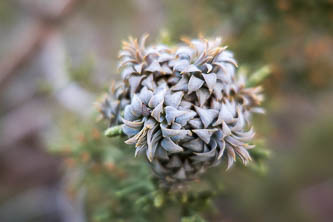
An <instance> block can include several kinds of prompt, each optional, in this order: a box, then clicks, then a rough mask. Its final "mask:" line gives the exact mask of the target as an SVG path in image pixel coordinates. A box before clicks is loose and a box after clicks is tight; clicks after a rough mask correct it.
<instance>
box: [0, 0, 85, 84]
mask: <svg viewBox="0 0 333 222" xmlns="http://www.w3.org/2000/svg"><path fill="white" fill-rule="evenodd" d="M82 1H83V0H68V1H67V2H66V4H64V6H63V7H62V8H61V10H59V12H58V13H53V14H51V15H46V14H45V13H43V12H42V11H41V10H39V11H38V12H37V11H36V10H35V9H32V8H35V7H27V6H26V4H25V5H24V7H25V8H26V10H27V11H30V12H33V15H35V16H37V19H36V22H35V23H34V24H32V25H31V27H30V28H29V30H30V31H29V32H28V34H26V36H23V37H20V39H22V40H23V42H22V44H20V45H19V46H17V48H16V49H15V50H13V52H12V53H11V55H9V56H8V57H7V59H6V60H4V61H3V62H1V63H0V89H1V88H2V86H4V84H5V82H6V81H7V80H8V79H9V78H10V77H11V76H12V75H14V74H15V73H17V71H18V70H19V69H20V68H21V67H22V66H24V65H25V64H26V63H28V62H29V61H30V60H31V59H32V58H33V57H34V55H35V54H36V53H37V52H39V50H40V49H41V48H42V47H43V45H44V43H45V42H46V40H47V39H48V38H49V37H50V36H51V35H52V33H53V32H54V31H55V30H56V29H57V28H58V26H59V25H61V24H62V23H63V22H64V21H65V19H66V18H67V17H68V16H69V15H70V14H72V12H73V11H74V10H75V9H76V7H77V6H78V5H79V3H80V2H82ZM32 10H33V11H32ZM18 42H20V41H18Z"/></svg>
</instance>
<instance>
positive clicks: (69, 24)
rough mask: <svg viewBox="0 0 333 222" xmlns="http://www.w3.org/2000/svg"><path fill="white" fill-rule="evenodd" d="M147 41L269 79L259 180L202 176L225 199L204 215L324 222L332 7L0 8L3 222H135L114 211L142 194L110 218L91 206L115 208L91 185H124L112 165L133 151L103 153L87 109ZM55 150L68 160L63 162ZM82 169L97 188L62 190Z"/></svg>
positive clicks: (75, 3)
mask: <svg viewBox="0 0 333 222" xmlns="http://www.w3.org/2000/svg"><path fill="white" fill-rule="evenodd" d="M146 32H148V33H150V38H149V40H148V43H154V42H156V41H159V40H160V39H164V40H166V39H167V40H168V41H170V42H176V43H177V42H178V41H179V38H180V37H182V36H188V37H197V36H198V34H200V33H201V34H203V35H204V36H208V37H215V36H222V37H223V39H224V41H223V42H224V44H225V45H228V46H229V49H230V50H232V51H233V52H234V53H235V57H236V58H237V60H238V62H239V64H240V65H241V66H243V67H246V69H247V70H249V72H252V71H254V70H256V69H258V68H260V67H262V66H263V65H269V66H270V67H271V69H272V73H271V75H270V77H269V78H267V79H266V80H265V81H264V82H263V86H264V89H265V95H266V101H265V104H264V106H265V107H266V110H267V114H266V115H265V116H257V117H255V125H256V129H257V137H258V138H259V139H260V140H263V139H264V140H265V141H266V142H265V145H264V146H265V147H266V148H268V149H270V150H271V153H272V155H271V156H270V159H268V160H266V164H265V166H263V167H264V168H263V169H261V172H262V173H261V174H258V173H253V172H251V171H248V170H244V169H242V168H235V169H232V170H231V171H229V172H227V173H225V172H224V170H223V169H222V168H217V169H212V170H211V172H210V174H209V175H207V177H208V176H212V177H215V178H217V179H218V181H220V182H221V183H222V184H223V190H224V194H223V195H220V196H218V197H217V198H215V200H214V201H215V202H214V204H215V206H216V209H215V210H214V211H212V212H208V213H206V214H205V215H204V217H205V218H206V219H207V220H208V221H237V222H241V221H256V222H258V221H322V222H326V221H327V222H329V221H332V218H333V168H332V160H331V158H332V157H333V141H332V140H331V139H332V138H331V136H332V135H333V114H332V113H333V90H332V86H333V73H332V72H333V71H332V70H333V1H332V0H306V1H304V0H276V1H273V0H182V1H180V0H164V1H157V0H124V1H115V0H97V1H83V0H82V1H81V0H58V1H46V0H13V1H6V0H2V1H0V149H1V150H0V151H1V153H0V221H4V222H7V221H69V222H73V221H74V222H75V221H108V218H115V217H118V218H119V220H118V221H133V220H131V219H126V217H125V215H124V214H126V212H127V213H128V214H130V213H132V214H135V213H138V212H137V211H133V212H132V211H130V210H128V211H126V207H125V206H126V204H130V203H131V202H132V201H135V200H136V199H138V198H140V193H139V194H136V195H138V196H133V194H129V195H130V197H128V200H126V199H125V200H123V199H122V200H121V201H120V202H116V203H115V205H117V204H118V205H119V208H120V209H119V212H118V211H117V210H114V212H118V213H119V214H118V215H117V214H115V215H113V216H110V215H104V214H105V212H106V211H107V210H105V211H103V207H99V206H100V205H98V204H101V203H102V204H104V203H108V202H110V199H112V198H109V197H108V196H104V195H106V194H105V193H104V190H98V189H97V188H96V187H98V186H99V185H96V184H97V183H101V184H102V185H101V186H102V187H104V188H105V187H108V186H110V187H112V186H113V188H115V187H116V186H122V185H121V178H122V168H125V166H123V164H120V165H113V164H112V163H115V162H116V163H119V161H120V162H122V163H123V162H126V163H130V165H131V164H132V165H131V167H134V168H136V165H135V164H136V163H137V162H138V160H132V156H131V154H132V153H133V152H132V150H131V148H130V147H123V148H122V149H126V152H127V155H128V156H125V157H124V156H123V155H124V154H122V155H121V154H119V151H117V148H112V147H121V146H122V145H121V144H122V143H121V142H119V141H117V140H111V141H110V140H108V139H106V138H103V136H101V135H100V133H101V132H102V131H101V129H103V128H105V125H101V124H97V123H96V120H95V118H96V110H95V108H94V106H93V103H94V102H95V101H96V99H97V98H98V97H99V96H100V95H101V94H102V93H103V92H104V91H105V90H106V89H107V87H108V85H109V83H110V82H111V81H112V80H114V79H119V78H120V76H119V75H118V71H117V53H118V51H119V49H120V47H121V41H122V40H124V39H127V37H128V36H129V35H132V36H135V37H139V36H140V35H142V34H143V33H146ZM98 147H105V149H112V150H114V151H112V152H111V153H110V154H108V153H104V151H103V152H102V151H101V150H102V148H101V150H98ZM59 149H60V150H61V151H59ZM94 149H97V150H95V151H96V152H95V151H92V150H94ZM103 149H104V148H103ZM50 150H51V153H52V152H59V153H60V154H61V155H55V154H51V153H50V152H49V151H50ZM66 150H68V152H70V153H71V154H74V155H73V157H72V158H62V156H66V154H64V153H66V152H65V151H66ZM101 152H102V154H101ZM94 155H95V157H96V156H97V157H96V158H97V159H99V158H100V157H98V155H102V156H103V155H105V156H103V160H105V161H104V162H103V161H102V162H103V164H104V165H103V166H104V167H106V169H104V168H103V170H98V166H96V167H94V165H91V164H92V162H91V161H90V160H91V159H93V158H95V157H94ZM122 158H125V159H122ZM78 160H80V161H79V163H78ZM117 161H118V162H117ZM131 161H132V163H131ZM85 167H90V168H89V169H91V170H92V171H91V172H94V173H92V174H88V175H92V176H91V178H88V182H87V184H90V185H91V184H94V183H95V185H96V187H93V188H89V186H90V185H87V186H86V187H83V188H82V190H81V189H80V190H77V189H75V191H73V190H71V189H70V187H77V186H76V185H73V184H74V183H77V181H81V180H80V179H78V178H81V177H82V172H81V171H84V170H85ZM68 168H69V169H73V170H68ZM74 168H75V170H74ZM68 171H70V172H68ZM140 172H141V171H140ZM141 173H142V177H143V178H147V177H149V175H146V171H145V170H144V169H143V170H142V172H141ZM109 174H110V180H108V181H103V180H105V178H108V175H109ZM140 175H141V174H140ZM99 176H100V177H99ZM98 178H99V179H98ZM126 178H127V179H124V181H125V183H126V180H128V177H126ZM114 180H120V182H119V184H116V185H115V184H114V183H113V182H112V181H114ZM89 181H90V182H89ZM109 183H111V184H109ZM148 187H149V186H148ZM104 188H103V189H104ZM118 188H119V187H118ZM73 189H74V188H73ZM94 189H95V192H93V193H92V192H91V190H94ZM101 189H102V188H101ZM87 192H88V194H89V195H87ZM110 192H111V193H112V190H111V191H110ZM113 194H114V193H112V195H113ZM112 195H111V196H112ZM85 200H87V201H85ZM111 202H112V201H111ZM85 203H86V204H85ZM94 205H95V206H98V209H95V208H94ZM115 205H112V207H114V206H115ZM104 207H105V209H107V207H108V206H106V205H105V204H104ZM124 208H125V209H124ZM92 209H94V210H93V211H94V212H91V211H92ZM96 210H97V211H98V210H99V211H101V212H102V213H99V212H97V213H96ZM95 214H96V215H97V216H94V215H95ZM91 215H92V216H91ZM166 215H167V216H166V217H165V218H164V219H165V220H166V221H177V219H175V218H174V216H173V215H172V213H169V214H168V213H166ZM121 217H124V218H123V220H121ZM134 221H139V219H138V220H134ZM151 221H156V220H153V219H152V220H151Z"/></svg>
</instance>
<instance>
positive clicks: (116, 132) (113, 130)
mask: <svg viewBox="0 0 333 222" xmlns="http://www.w3.org/2000/svg"><path fill="white" fill-rule="evenodd" d="M122 134H123V130H122V125H118V126H113V127H110V128H108V129H106V130H105V131H104V135H105V136H107V137H114V136H120V135H122Z"/></svg>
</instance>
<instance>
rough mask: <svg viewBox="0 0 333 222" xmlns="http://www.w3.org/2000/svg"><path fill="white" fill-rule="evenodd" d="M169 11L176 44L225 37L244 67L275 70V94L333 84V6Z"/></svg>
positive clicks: (239, 5)
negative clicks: (284, 89) (185, 39)
mask: <svg viewBox="0 0 333 222" xmlns="http://www.w3.org/2000/svg"><path fill="white" fill-rule="evenodd" d="M171 2H172V3H171ZM168 5H169V7H170V8H171V10H170V17H171V19H170V20H169V25H168V27H169V28H170V31H171V36H172V37H173V38H175V39H177V38H178V37H179V36H182V35H186V34H190V35H195V34H196V33H199V32H203V33H214V34H216V33H218V34H220V33H221V34H222V35H223V36H224V37H225V40H226V42H227V43H228V44H229V45H230V47H231V48H232V50H233V51H234V52H235V55H236V57H237V58H238V59H239V61H240V63H241V64H243V63H244V62H245V63H247V64H249V65H253V66H257V65H258V64H263V63H264V64H272V66H273V76H274V78H272V79H271V80H269V84H270V86H272V87H274V88H277V87H289V86H291V85H292V86H293V87H295V86H297V87H307V88H312V89H323V88H325V87H329V86H330V84H331V82H332V75H331V70H332V68H333V67H332V63H331V62H330V60H331V59H332V57H333V55H332V52H333V50H332V49H333V40H332V38H331V36H332V34H333V22H332V19H333V18H332V13H333V3H332V1H329V0H320V1H316V0H312V1H311V0H309V1H302V0H291V1H288V0H278V1H271V0H269V1H265V0H226V1H219V0H208V1H201V0H197V1H182V2H177V4H175V3H174V2H173V1H170V2H169V4H168ZM188 5H191V7H188ZM202 8H205V10H201V9H202ZM173 14H176V15H175V16H171V15H173ZM188 18H191V19H188ZM276 83H279V84H276ZM286 84H287V85H286Z"/></svg>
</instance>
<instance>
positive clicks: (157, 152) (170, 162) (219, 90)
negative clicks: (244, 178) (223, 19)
mask: <svg viewBox="0 0 333 222" xmlns="http://www.w3.org/2000/svg"><path fill="white" fill-rule="evenodd" d="M146 38H147V36H144V37H143V38H142V40H141V41H140V43H138V41H137V40H136V39H133V38H130V40H129V42H124V43H123V49H122V50H121V52H120V68H121V69H122V80H123V87H124V88H125V89H126V90H127V91H126V93H125V94H126V95H125V94H123V96H124V95H125V97H126V98H129V100H130V103H129V104H128V105H126V106H124V109H123V111H121V112H117V113H118V115H119V116H118V117H114V118H117V119H119V121H117V122H122V123H123V125H122V131H123V133H124V134H125V135H127V136H128V137H129V139H128V140H126V141H125V142H126V143H127V144H134V145H135V148H136V151H135V155H137V154H139V153H145V155H146V157H147V160H148V163H149V164H150V165H151V167H152V169H153V171H154V172H155V174H156V175H157V176H158V177H159V178H160V179H161V180H162V181H164V182H166V183H167V184H174V183H178V182H183V181H187V180H192V179H194V178H197V177H198V175H200V174H201V173H203V172H204V171H205V170H206V169H207V168H209V167H212V166H215V165H218V164H219V163H220V162H221V161H222V160H224V159H225V160H226V162H227V169H229V168H230V167H231V166H232V165H233V163H234V162H235V161H236V158H239V159H240V160H241V161H242V162H243V163H244V164H247V163H248V162H249V161H250V160H251V156H250V154H249V152H248V150H249V149H252V148H254V145H253V144H251V140H252V138H253V136H254V134H255V133H254V129H253V127H251V122H250V117H251V114H252V113H253V112H262V109H261V108H260V107H259V106H260V103H261V101H262V99H263V98H262V95H261V94H260V93H261V88H260V87H257V88H247V87H246V79H242V78H239V77H238V76H237V75H236V69H237V63H236V61H235V59H234V57H233V54H232V53H231V52H230V51H228V50H227V49H226V48H227V47H222V46H220V45H221V39H220V38H216V39H214V40H206V39H203V38H200V39H194V40H188V39H184V42H185V43H184V44H180V45H178V46H176V47H168V46H165V45H155V46H150V47H147V48H146V47H145V44H144V43H145V40H146ZM123 92H125V91H123ZM111 97H112V96H110V98H111ZM115 98H116V101H118V100H119V98H118V96H117V95H116V96H115ZM109 103H110V104H112V101H111V102H109ZM103 104H105V103H103ZM109 107H112V105H111V106H109ZM120 107H121V106H120ZM104 110H105V109H104ZM105 112H106V113H107V112H108V111H104V113H105ZM111 113H112V114H113V113H115V112H112V111H111ZM120 113H123V115H120ZM104 116H105V117H107V116H106V115H104ZM107 119H109V120H112V119H110V118H108V117H107ZM111 122H112V121H111Z"/></svg>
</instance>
